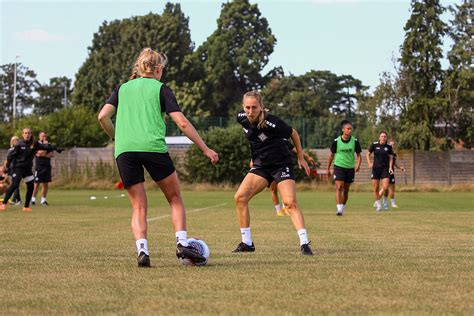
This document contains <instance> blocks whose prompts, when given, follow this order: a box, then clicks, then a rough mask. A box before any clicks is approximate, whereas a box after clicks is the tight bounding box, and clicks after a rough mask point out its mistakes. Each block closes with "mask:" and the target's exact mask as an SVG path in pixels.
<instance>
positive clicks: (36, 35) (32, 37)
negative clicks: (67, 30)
mask: <svg viewBox="0 0 474 316" xmlns="http://www.w3.org/2000/svg"><path fill="white" fill-rule="evenodd" d="M15 38H16V39H19V40H21V41H29V42H42V43H50V42H62V41H64V40H66V38H65V37H64V36H62V35H56V34H51V33H48V32H47V31H45V30H42V29H32V30H28V31H23V32H16V33H15Z"/></svg>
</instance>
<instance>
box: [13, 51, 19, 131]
mask: <svg viewBox="0 0 474 316" xmlns="http://www.w3.org/2000/svg"><path fill="white" fill-rule="evenodd" d="M17 58H18V56H16V57H15V65H14V67H13V127H15V118H16V60H17Z"/></svg>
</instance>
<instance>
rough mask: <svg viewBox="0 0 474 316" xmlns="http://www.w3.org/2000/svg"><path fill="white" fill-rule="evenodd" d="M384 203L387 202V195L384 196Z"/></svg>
mask: <svg viewBox="0 0 474 316" xmlns="http://www.w3.org/2000/svg"><path fill="white" fill-rule="evenodd" d="M383 204H387V197H386V196H384V197H383Z"/></svg>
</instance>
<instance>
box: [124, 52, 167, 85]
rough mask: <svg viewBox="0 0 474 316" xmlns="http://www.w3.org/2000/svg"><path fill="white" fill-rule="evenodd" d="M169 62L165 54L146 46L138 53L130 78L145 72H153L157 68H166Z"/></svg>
mask: <svg viewBox="0 0 474 316" xmlns="http://www.w3.org/2000/svg"><path fill="white" fill-rule="evenodd" d="M167 63H168V57H166V55H165V54H162V53H158V52H156V51H154V50H152V49H151V48H149V47H148V48H144V49H143V50H142V51H141V52H140V54H139V55H138V58H137V60H136V61H135V63H134V65H133V69H132V74H131V75H130V80H133V79H135V78H138V77H141V76H142V75H144V74H153V73H154V72H155V69H156V68H160V67H161V68H164V67H165V66H166V64H167Z"/></svg>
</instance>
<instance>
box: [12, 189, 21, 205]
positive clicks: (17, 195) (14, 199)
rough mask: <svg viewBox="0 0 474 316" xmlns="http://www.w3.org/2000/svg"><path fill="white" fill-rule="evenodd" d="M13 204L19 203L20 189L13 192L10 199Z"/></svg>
mask: <svg viewBox="0 0 474 316" xmlns="http://www.w3.org/2000/svg"><path fill="white" fill-rule="evenodd" d="M12 201H13V202H18V201H21V196H20V187H18V189H16V190H15V192H13V197H12Z"/></svg>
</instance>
